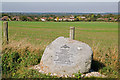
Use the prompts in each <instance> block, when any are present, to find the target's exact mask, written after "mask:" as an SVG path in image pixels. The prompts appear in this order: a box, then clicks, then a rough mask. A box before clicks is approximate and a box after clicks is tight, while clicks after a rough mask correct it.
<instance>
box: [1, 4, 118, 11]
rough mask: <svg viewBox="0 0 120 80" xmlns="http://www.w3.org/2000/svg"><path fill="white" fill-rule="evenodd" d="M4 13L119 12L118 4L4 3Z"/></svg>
mask: <svg viewBox="0 0 120 80" xmlns="http://www.w3.org/2000/svg"><path fill="white" fill-rule="evenodd" d="M2 11H3V12H73V13H89V12H93V13H99V12H104V13H106V12H118V2H2Z"/></svg>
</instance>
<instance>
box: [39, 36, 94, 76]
mask: <svg viewBox="0 0 120 80" xmlns="http://www.w3.org/2000/svg"><path fill="white" fill-rule="evenodd" d="M91 61H92V49H91V48H90V47H89V46H88V45H87V44H85V43H82V42H80V41H76V40H71V39H69V38H64V37H58V38H57V39H56V40H54V41H53V42H52V43H51V44H50V45H48V46H47V47H46V49H45V51H44V53H43V56H42V59H41V62H40V70H41V71H43V72H44V73H52V74H56V75H57V76H61V75H71V76H72V74H73V73H77V72H78V71H80V72H81V73H85V72H88V71H89V69H90V68H91Z"/></svg>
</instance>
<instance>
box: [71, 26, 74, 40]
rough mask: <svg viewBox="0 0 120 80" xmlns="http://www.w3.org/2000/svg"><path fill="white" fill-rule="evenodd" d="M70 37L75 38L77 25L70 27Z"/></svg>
mask: <svg viewBox="0 0 120 80" xmlns="http://www.w3.org/2000/svg"><path fill="white" fill-rule="evenodd" d="M70 39H72V40H74V39H75V27H70Z"/></svg>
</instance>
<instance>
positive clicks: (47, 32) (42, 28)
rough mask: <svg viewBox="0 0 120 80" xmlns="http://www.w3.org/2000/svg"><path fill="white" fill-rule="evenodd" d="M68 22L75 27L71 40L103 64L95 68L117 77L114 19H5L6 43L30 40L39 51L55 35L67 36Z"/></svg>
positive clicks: (116, 39) (27, 42)
mask: <svg viewBox="0 0 120 80" xmlns="http://www.w3.org/2000/svg"><path fill="white" fill-rule="evenodd" d="M71 26H74V27H75V40H78V41H82V42H85V43H87V44H88V45H89V46H90V47H92V50H93V58H94V60H96V61H98V62H99V63H101V64H103V65H104V67H103V66H101V65H100V64H99V63H96V64H95V65H93V67H99V69H98V68H97V69H96V70H97V71H99V72H100V73H102V74H104V75H107V76H108V77H113V78H115V77H117V75H118V73H117V57H118V23H114V22H113V23H112V22H20V21H19V22H9V41H10V44H9V45H10V46H17V45H18V44H19V43H20V44H21V45H25V44H31V46H32V47H34V48H36V49H37V48H38V49H40V50H41V51H43V50H44V49H45V47H46V46H47V45H48V44H50V43H51V42H52V41H53V40H55V39H56V38H57V37H59V36H64V37H69V27H71ZM5 47H6V46H5ZM12 48H14V47H12ZM3 50H4V49H3ZM4 52H5V51H4Z"/></svg>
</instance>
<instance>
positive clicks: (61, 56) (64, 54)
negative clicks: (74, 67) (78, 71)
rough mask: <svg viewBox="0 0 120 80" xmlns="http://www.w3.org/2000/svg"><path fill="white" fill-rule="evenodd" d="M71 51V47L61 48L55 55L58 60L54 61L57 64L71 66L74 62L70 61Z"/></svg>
mask: <svg viewBox="0 0 120 80" xmlns="http://www.w3.org/2000/svg"><path fill="white" fill-rule="evenodd" d="M69 49H70V47H69V46H67V45H64V46H62V47H60V52H56V55H55V56H56V58H57V59H55V60H54V61H55V63H59V64H67V65H71V64H72V63H73V62H72V61H71V60H70V57H72V54H70V52H69Z"/></svg>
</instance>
